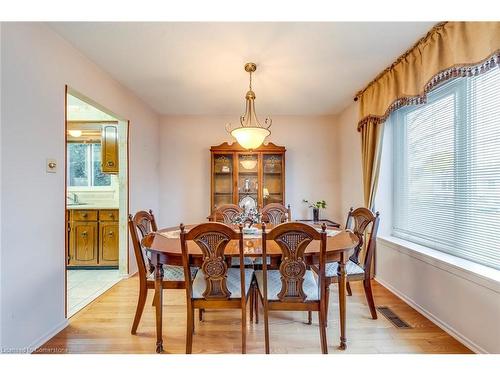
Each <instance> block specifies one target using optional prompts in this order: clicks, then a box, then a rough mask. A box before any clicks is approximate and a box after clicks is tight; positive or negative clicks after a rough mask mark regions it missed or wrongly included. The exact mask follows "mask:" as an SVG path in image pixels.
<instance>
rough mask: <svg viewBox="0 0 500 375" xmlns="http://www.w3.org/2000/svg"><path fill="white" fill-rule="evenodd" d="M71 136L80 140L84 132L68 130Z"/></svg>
mask: <svg viewBox="0 0 500 375" xmlns="http://www.w3.org/2000/svg"><path fill="white" fill-rule="evenodd" d="M68 133H69V135H71V136H72V137H75V138H78V137H81V136H82V131H81V130H68Z"/></svg>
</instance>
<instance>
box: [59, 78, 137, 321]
mask: <svg viewBox="0 0 500 375" xmlns="http://www.w3.org/2000/svg"><path fill="white" fill-rule="evenodd" d="M68 95H72V96H75V97H76V98H78V99H80V100H82V101H84V102H85V103H87V104H89V105H91V106H93V107H95V108H97V109H98V110H100V111H102V112H104V113H107V114H109V115H111V116H113V117H115V118H116V119H117V120H118V126H124V127H125V130H126V143H125V144H126V154H125V155H126V159H127V160H126V165H127V174H126V184H125V185H126V188H127V191H126V200H125V202H126V207H125V208H124V209H125V215H122V212H121V211H122V208H121V207H119V215H120V218H121V217H122V216H124V218H126V217H128V215H129V213H130V120H126V119H124V118H123V117H121V116H119V115H116V114H115V112H113V111H110V110H109V109H107V108H105V107H103V106H102V105H100V104H99V103H97V102H95V101H94V100H92V99H90V98H89V97H88V96H86V95H84V94H81V93H80V92H79V91H77V90H75V89H74V88H72V87H70V86H69V85H67V84H66V85H64V216H63V217H64V251H63V253H64V254H63V255H64V256H63V259H64V318H65V319H67V318H68V272H67V271H68V270H67V268H66V266H67V262H68V260H67V249H68V246H69V238H68V226H67V219H68V218H67V211H68V207H67V198H66V195H67V188H68V174H67V168H68V155H67V154H68V152H67V144H68ZM119 223H120V222H119ZM119 228H120V230H119V239H120V240H121V239H122V237H124V238H126V242H125V251H126V257H124V260H125V263H126V264H125V265H124V269H125V273H124V274H123V275H122V276H123V277H128V276H129V275H130V242H129V241H130V239H129V236H128V229H127V228H128V226H127V221H126V220H125V219H124V229H123V231H125V232H126V233H125V235H123V236H121V233H120V232H121V231H122V230H121V226H120V227H119ZM120 249H121V247H120ZM120 249H119V251H118V259H119V261H118V268H119V270H120V269H121V267H120V258H121V255H122V254H121V251H120Z"/></svg>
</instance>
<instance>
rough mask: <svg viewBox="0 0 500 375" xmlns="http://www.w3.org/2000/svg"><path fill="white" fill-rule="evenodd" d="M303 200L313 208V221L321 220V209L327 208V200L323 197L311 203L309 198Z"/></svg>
mask: <svg viewBox="0 0 500 375" xmlns="http://www.w3.org/2000/svg"><path fill="white" fill-rule="evenodd" d="M302 202H304V203H307V204H308V205H309V208H312V209H313V221H315V222H317V221H319V209H320V208H323V209H325V208H326V202H325V200H324V199H323V200H322V201H317V202H316V203H311V202H309V201H308V200H307V199H302Z"/></svg>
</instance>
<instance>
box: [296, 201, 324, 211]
mask: <svg viewBox="0 0 500 375" xmlns="http://www.w3.org/2000/svg"><path fill="white" fill-rule="evenodd" d="M302 202H304V203H307V204H308V205H309V208H317V209H320V208H326V202H325V200H324V199H323V200H322V201H317V202H316V203H310V202H309V201H308V200H307V199H302Z"/></svg>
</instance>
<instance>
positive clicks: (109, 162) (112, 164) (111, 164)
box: [107, 160, 115, 167]
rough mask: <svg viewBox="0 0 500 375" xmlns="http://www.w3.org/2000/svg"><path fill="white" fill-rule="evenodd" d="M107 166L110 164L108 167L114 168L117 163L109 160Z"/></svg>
mask: <svg viewBox="0 0 500 375" xmlns="http://www.w3.org/2000/svg"><path fill="white" fill-rule="evenodd" d="M107 164H108V167H112V166H114V165H115V162H113V161H111V160H109V161H108V163H107Z"/></svg>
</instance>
